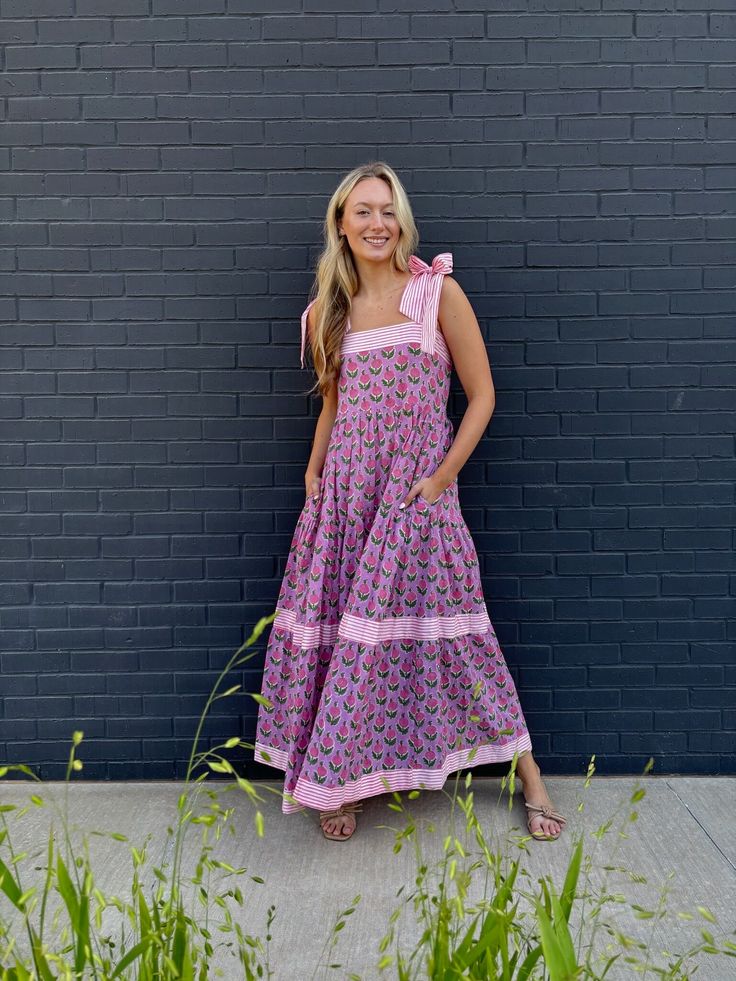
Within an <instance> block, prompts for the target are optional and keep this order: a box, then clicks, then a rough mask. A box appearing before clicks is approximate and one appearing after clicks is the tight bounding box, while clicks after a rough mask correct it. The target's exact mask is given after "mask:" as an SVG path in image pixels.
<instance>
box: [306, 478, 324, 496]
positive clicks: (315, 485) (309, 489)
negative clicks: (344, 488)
mask: <svg viewBox="0 0 736 981" xmlns="http://www.w3.org/2000/svg"><path fill="white" fill-rule="evenodd" d="M304 487H305V490H306V495H307V497H313V498H315V499H316V498H318V497H319V495H320V492H321V490H322V478H321V477H320V476H319V474H314V473H307V474H305V476H304Z"/></svg>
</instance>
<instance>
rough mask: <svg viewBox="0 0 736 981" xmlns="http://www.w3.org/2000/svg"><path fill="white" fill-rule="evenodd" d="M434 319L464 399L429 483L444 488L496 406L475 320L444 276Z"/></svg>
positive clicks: (457, 287)
mask: <svg viewBox="0 0 736 981" xmlns="http://www.w3.org/2000/svg"><path fill="white" fill-rule="evenodd" d="M438 319H439V322H440V326H441V328H442V334H443V337H444V338H445V343H446V344H447V347H448V350H449V352H450V354H451V356H452V360H453V363H454V365H455V371H456V372H457V376H458V378H459V379H460V384H461V385H462V387H463V391H464V392H465V395H466V396H467V399H468V407H467V409H466V410H465V413H464V415H463V418H462V421H461V423H460V425H459V426H458V430H457V433H456V434H455V439H454V440H453V443H452V446H451V447H450V449H449V450H448V452H447V456H446V457H445V459H444V460H443V461H442V463H441V464H440V466H439V467H438V468H437V470H436V471H435V472H434V473H433V474H432V479H433V480H436V481H438V482H439V483H441V484H442V485H443V487H447V486H448V485H449V484H451V483H452V481H453V480H454V479H455V478H456V477H457V475H458V474H459V473H460V471H461V470H462V468H463V466H464V465H465V463H466V461H467V459H468V457H469V456H470V454H471V453H472V452H473V450H474V449H475V447H476V446H477V445H478V442H479V441H480V438H481V436H482V435H483V433H484V432H485V429H486V427H487V426H488V423H489V422H490V419H491V416H492V415H493V410H494V408H495V406H496V391H495V389H494V387H493V378H492V377H491V366H490V364H489V361H488V353H487V351H486V345H485V341H484V340H483V335H482V334H481V330H480V326H479V324H478V320H477V318H476V316H475V313H474V312H473V308H472V306H471V305H470V301H469V300H468V298H467V296H466V295H465V293H464V292H463V289H462V287H461V286H460V284H459V283H458V282H457V281H456V280H454V279H452V277H451V276H445V277H444V280H443V283H442V293H441V294H440V304H439V311H438Z"/></svg>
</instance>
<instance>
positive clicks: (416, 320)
mask: <svg viewBox="0 0 736 981" xmlns="http://www.w3.org/2000/svg"><path fill="white" fill-rule="evenodd" d="M409 271H410V272H411V274H412V278H411V279H410V280H409V282H408V283H407V284H406V288H405V289H404V292H403V293H402V296H401V300H400V301H399V310H400V311H401V313H403V314H404V316H405V317H407V318H408V321H407V324H408V326H409V327H412V326H415V325H417V324H418V325H420V326H421V331H420V333H419V344H420V347H421V349H422V350H423V351H425V352H426V353H427V354H430V355H431V354H434V353H435V349H436V348H439V349H440V352H441V354H442V357H443V358H444V359H445V360H446V361H448V362H449V363H450V364H451V363H452V359H451V357H450V353H449V351H448V349H447V345H446V344H445V343H444V339H442V340H441V341H440V338H441V334H440V333H439V331H438V330H437V316H438V312H439V308H440V294H441V293H442V279H443V277H444V276H446V275H447V274H448V273H451V272H452V253H451V252H439V253H438V254H437V255H436V256H435V257H434V259H433V260H432V262H431V264H430V265H427V263H426V262H424V261H423V260H422V259H420V258H419V256H417V255H411V256H409ZM316 299H317V298H316V297H315V299H314V300H311V301H310V302H309V303H308V304H307V306H306V307H305V309H304V312H303V313H302V317H301V328H302V338H301V366H302V368H303V367H304V352H305V349H306V343H307V314H308V313H309V311H310V309H311V307H312V306H314V303H315V302H316ZM403 326H404V324H391V325H389V327H377V328H375V329H371V330H367V331H359V332H358V334H352V337H353V338H355V337H357V336H361V337H362V336H363V334H375V333H376V332H377V331H380V330H388V329H391V330H396V329H397V328H398V327H403ZM349 336H350V319H349V318H348V324H347V328H346V338H347V337H349ZM369 343H370V342H369ZM391 343H394V344H396V343H398V341H395V340H394V341H392V342H391ZM375 346H382V345H375ZM343 350H345V348H343ZM357 350H360V349H357Z"/></svg>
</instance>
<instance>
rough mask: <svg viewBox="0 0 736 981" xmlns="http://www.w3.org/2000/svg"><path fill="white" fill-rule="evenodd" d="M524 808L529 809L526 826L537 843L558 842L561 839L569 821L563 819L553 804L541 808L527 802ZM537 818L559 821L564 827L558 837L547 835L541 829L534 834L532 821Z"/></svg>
mask: <svg viewBox="0 0 736 981" xmlns="http://www.w3.org/2000/svg"><path fill="white" fill-rule="evenodd" d="M524 807H526V808H527V809H528V811H527V819H526V826H527V828H528V829H529V834H530V835H531V836H532V838H534V840H535V841H557V839H558V838H559V837H560V833H561V831H562V827H564V826H565V823H566V821H567V819H566V818H565V817H563V816H562V814H558V813H557V811H555V810H554V808H553V807H552V805H551V804H542V805H541V806H540V805H539V804H528V803H527V802H526V801H525V802H524ZM537 817H545V818H552V820H553V821H557V822H558V823H559V824H560V825H562V827H561V828H560V831H558V832H557V834H556V835H546V834H544V832H542V830H541V829H539V830H538V831H536V832H534V831H532V821H533V820H534V819H535V818H537Z"/></svg>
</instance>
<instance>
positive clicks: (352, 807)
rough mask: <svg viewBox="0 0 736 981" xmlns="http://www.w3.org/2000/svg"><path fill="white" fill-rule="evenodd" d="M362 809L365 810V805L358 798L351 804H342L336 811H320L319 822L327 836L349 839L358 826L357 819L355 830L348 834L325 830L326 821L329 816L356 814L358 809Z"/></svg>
mask: <svg viewBox="0 0 736 981" xmlns="http://www.w3.org/2000/svg"><path fill="white" fill-rule="evenodd" d="M362 810H363V805H362V804H361V803H360V801H357V800H356V801H353V802H352V803H351V804H341V805H340V806H339V807H338V808H337V809H336V810H334V811H320V812H319V823H320V825H321V827H322V834H323V835H324V836H325V838H329V839H330V840H331V841H347V840H348V838H352V836H353V831H355V827H356V823H355V821H354V822H353V830H352V831H350V832H349V833H348V834H346V835H344V834H330V833H329V832H327V831H325V825H324V822H325V821H326V820H327V819H328V818H335V817H343V816H344V815H346V814H356V813H357V812H358V811H362Z"/></svg>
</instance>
